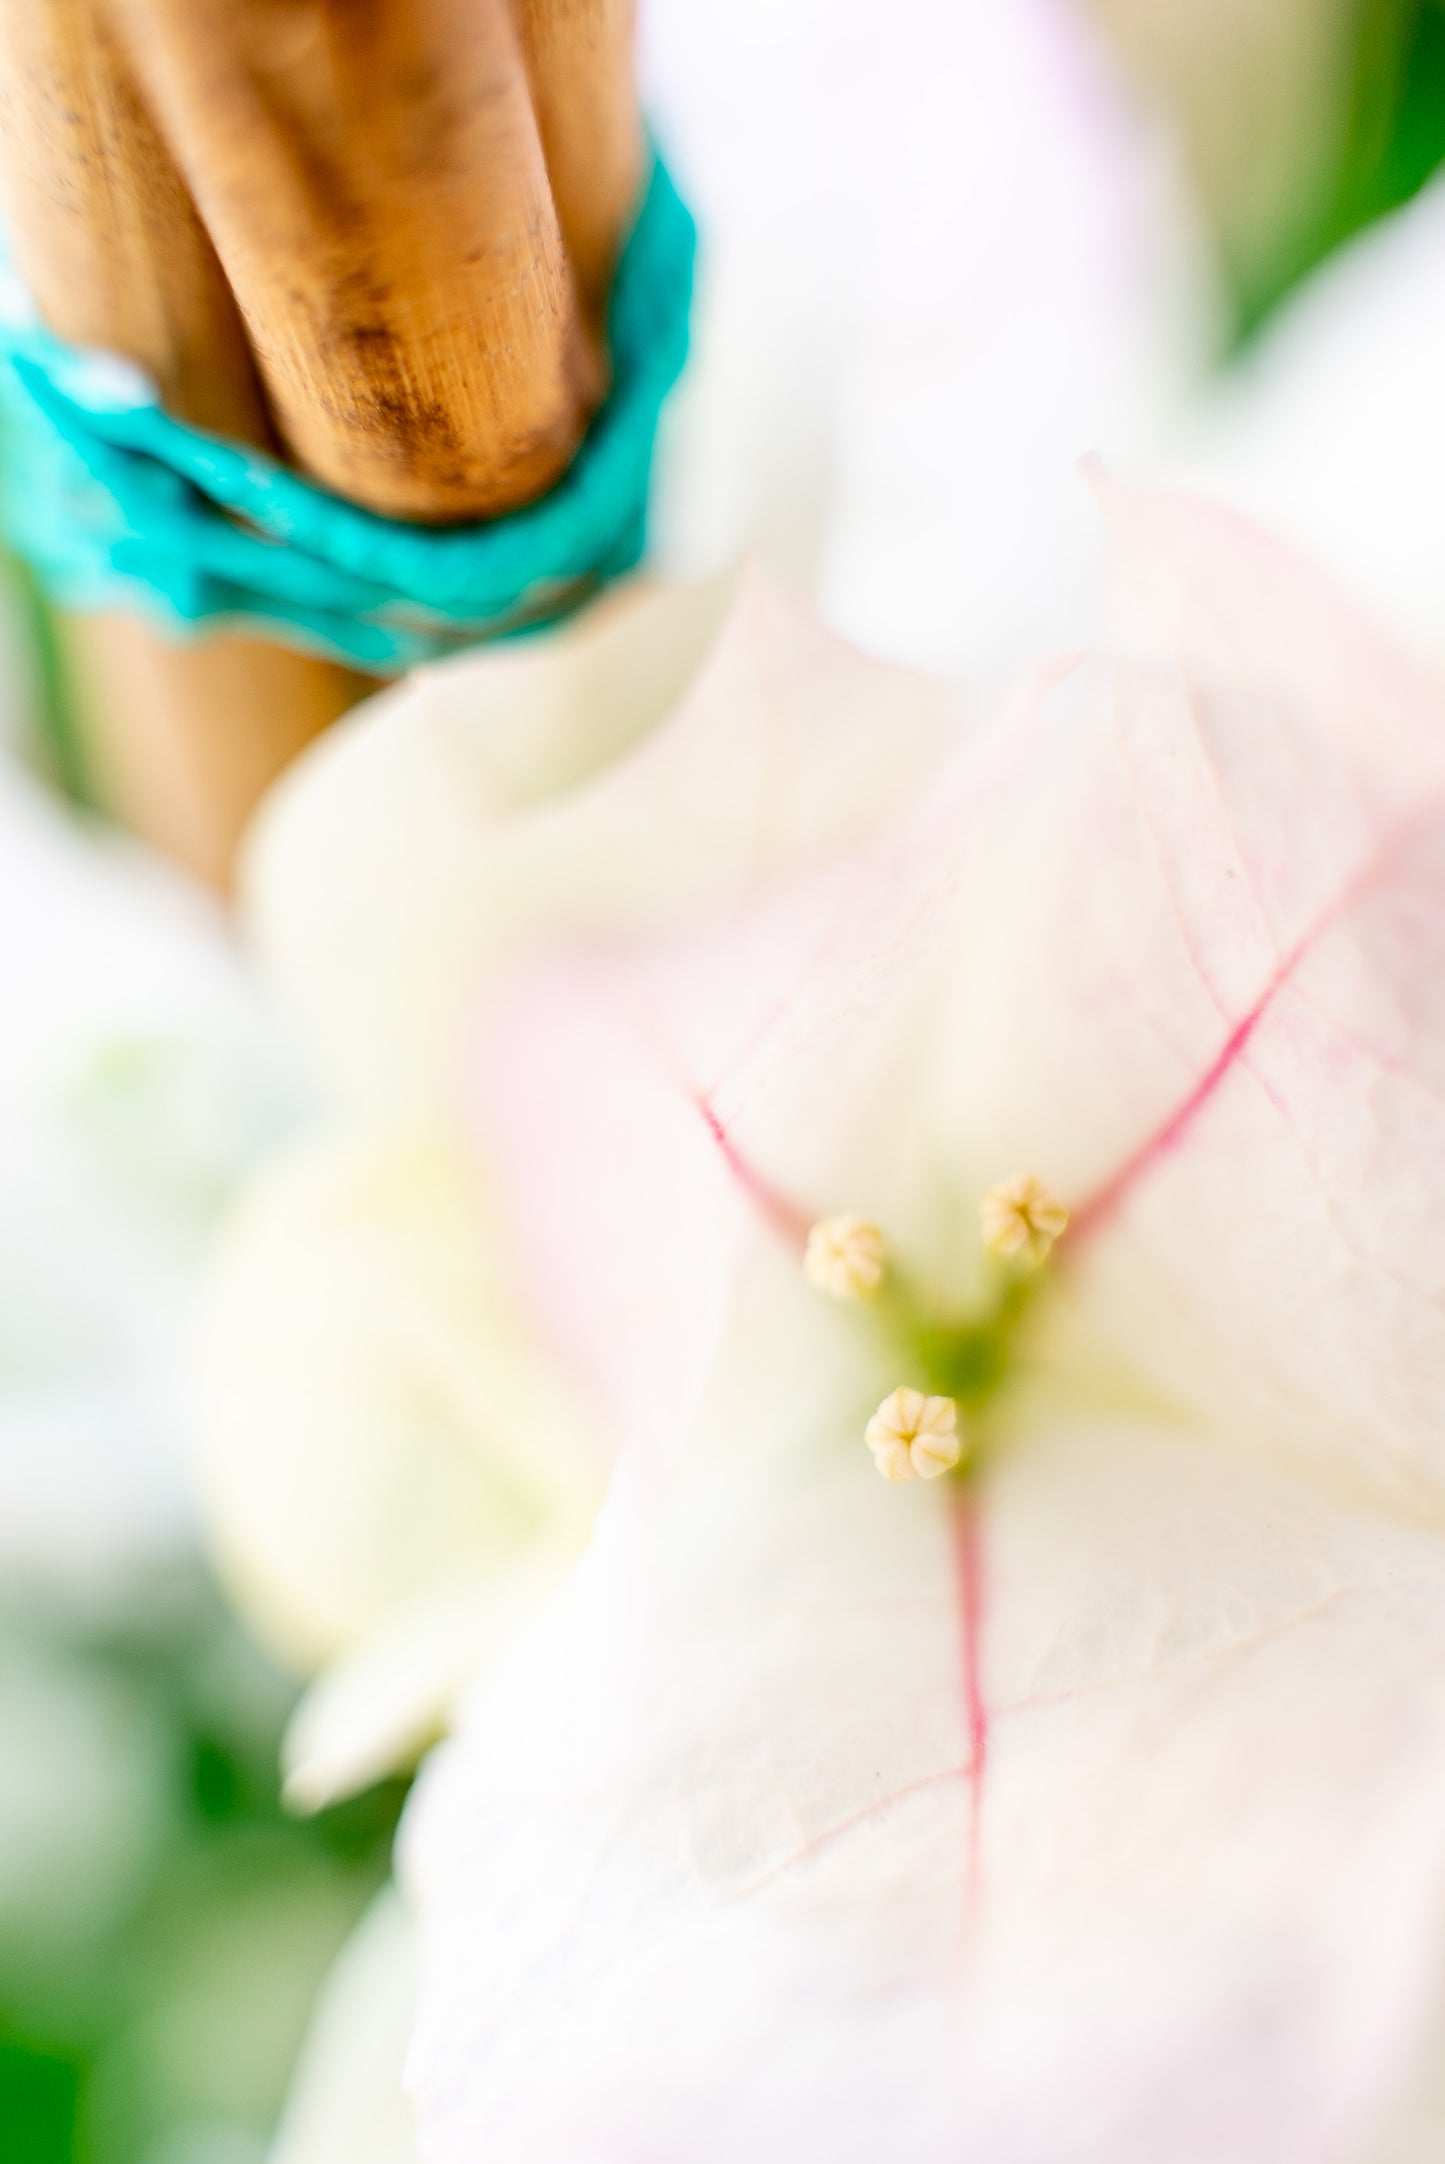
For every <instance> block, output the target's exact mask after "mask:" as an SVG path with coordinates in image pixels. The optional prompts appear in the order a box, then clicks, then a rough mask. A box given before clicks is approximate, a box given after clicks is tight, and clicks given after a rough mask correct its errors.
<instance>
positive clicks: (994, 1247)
mask: <svg viewBox="0 0 1445 2164" xmlns="http://www.w3.org/2000/svg"><path fill="white" fill-rule="evenodd" d="M978 1222H979V1229H980V1230H981V1231H982V1233H983V1244H984V1246H985V1247H986V1248H987V1249H988V1251H989V1253H990V1254H991V1255H1000V1256H1002V1257H1004V1258H1005V1260H1007V1261H1014V1260H1022V1261H1024V1262H1034V1263H1038V1262H1043V1261H1044V1260H1045V1258H1046V1257H1047V1255H1048V1252H1049V1249H1050V1248H1051V1247H1052V1246H1053V1244H1054V1242H1055V1240H1057V1238H1058V1237H1059V1234H1060V1233H1061V1232H1062V1231H1063V1229H1064V1227H1065V1226H1066V1225H1067V1224H1068V1222H1069V1213H1068V1211H1067V1210H1066V1209H1065V1208H1064V1205H1063V1204H1062V1202H1060V1201H1058V1199H1057V1198H1056V1197H1055V1196H1053V1195H1051V1194H1050V1193H1049V1191H1048V1189H1047V1188H1046V1187H1045V1186H1044V1183H1043V1181H1042V1180H1036V1179H1035V1178H1034V1176H1033V1174H1032V1173H1031V1172H1018V1173H1015V1175H1014V1177H1013V1178H1012V1179H1011V1180H1000V1182H999V1184H998V1186H997V1187H991V1188H990V1189H989V1191H988V1193H987V1194H986V1195H985V1196H984V1198H983V1200H982V1202H981V1203H980V1204H979V1206H978Z"/></svg>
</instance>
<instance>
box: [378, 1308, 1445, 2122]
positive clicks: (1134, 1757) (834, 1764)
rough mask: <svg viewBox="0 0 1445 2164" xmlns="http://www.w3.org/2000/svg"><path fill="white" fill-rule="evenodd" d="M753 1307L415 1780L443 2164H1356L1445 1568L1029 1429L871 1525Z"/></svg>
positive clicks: (1420, 1766)
mask: <svg viewBox="0 0 1445 2164" xmlns="http://www.w3.org/2000/svg"><path fill="white" fill-rule="evenodd" d="M754 1298H755V1300H756V1302H757V1307H756V1308H754V1307H753V1306H752V1303H751V1302H748V1303H744V1306H745V1309H747V1310H748V1311H746V1312H740V1314H739V1317H738V1324H739V1330H740V1338H739V1341H738V1343H737V1344H736V1345H734V1346H731V1347H729V1348H728V1350H727V1352H726V1354H725V1356H724V1357H723V1358H722V1360H721V1361H720V1363H719V1369H718V1373H717V1376H716V1377H715V1382H714V1387H713V1388H712V1390H710V1392H709V1393H708V1395H707V1402H706V1404H705V1407H704V1410H703V1412H702V1414H701V1416H700V1418H699V1420H698V1422H697V1424H696V1426H695V1428H694V1429H693V1431H692V1432H691V1433H690V1434H689V1436H688V1437H687V1439H686V1444H685V1447H684V1448H682V1449H681V1450H680V1451H679V1452H678V1453H677V1454H676V1455H675V1456H674V1459H673V1460H672V1462H671V1464H670V1466H669V1467H668V1468H667V1469H666V1470H659V1468H658V1467H657V1465H656V1463H655V1462H654V1463H653V1464H651V1465H649V1466H648V1467H647V1468H646V1470H645V1472H641V1471H639V1472H637V1475H636V1477H632V1478H628V1479H624V1480H623V1481H622V1482H621V1484H620V1485H619V1487H618V1489H617V1491H616V1492H615V1493H614V1497H613V1500H612V1502H611V1504H610V1505H609V1508H608V1512H607V1514H606V1516H605V1518H604V1521H603V1524H602V1527H601V1529H600V1530H599V1534H598V1537H597V1540H596V1543H595V1545H594V1548H593V1550H592V1552H591V1554H590V1555H589V1557H588V1559H587V1561H586V1563H585V1564H584V1565H583V1566H582V1568H581V1570H580V1571H579V1573H578V1574H577V1576H576V1578H575V1580H574V1582H573V1584H572V1586H571V1588H570V1590H569V1592H568V1593H567V1594H566V1595H564V1596H563V1597H561V1598H560V1599H559V1601H558V1602H557V1603H556V1605H555V1606H554V1608H553V1610H552V1611H551V1613H550V1615H549V1616H548V1618H547V1619H546V1622H545V1624H544V1625H542V1626H540V1627H538V1628H537V1630H536V1631H535V1632H534V1633H533V1634H532V1636H531V1637H530V1640H529V1641H528V1642H527V1643H526V1644H524V1645H522V1646H520V1647H518V1648H517V1650H516V1652H515V1654H514V1656H513V1658H512V1659H510V1660H509V1661H508V1662H507V1663H505V1664H504V1667H503V1669H502V1671H501V1673H500V1674H498V1675H497V1676H496V1677H495V1679H494V1680H493V1682H492V1683H491V1684H490V1685H489V1686H488V1687H486V1688H485V1689H484V1690H482V1691H481V1692H480V1693H479V1695H478V1697H477V1699H476V1701H475V1703H474V1705H473V1706H472V1708H471V1711H470V1713H469V1715H468V1716H467V1718H466V1719H465V1721H464V1723H463V1726H462V1730H461V1733H460V1736H459V1737H458V1738H457V1739H455V1740H453V1741H452V1742H451V1743H449V1744H447V1745H445V1746H443V1748H442V1751H441V1753H440V1754H439V1756H438V1757H437V1758H436V1759H434V1760H433V1762H432V1766H431V1768H430V1770H429V1771H428V1773H427V1774H426V1775H425V1776H424V1780H423V1788H422V1794H421V1803H420V1809H419V1810H417V1811H414V1813H413V1816H412V1818H411V1821H410V1823H409V1827H408V1842H407V1860H408V1865H409V1873H410V1877H411V1879H412V1882H413V1884H414V1887H415V1890H416V1893H417V1895H418V1898H419V1901H420V1905H421V1909H422V1913H423V1917H424V1937H423V1969H422V1975H423V1995H422V2003H421V2020H420V2028H419V2032H418V2040H417V2044H416V2047H415V2049H414V2053H413V2061H412V2075H411V2078H412V2084H413V2090H414V2095H415V2098H416V2101H417V2104H418V2109H419V2115H420V2128H421V2144H422V2154H423V2156H424V2157H425V2158H427V2159H430V2160H432V2164H461V2160H462V2159H465V2158H468V2157H470V2156H473V2155H475V2153H476V2150H477V2145H478V2143H479V2142H480V2141H482V2140H483V2139H485V2143H486V2147H487V2153H488V2154H489V2155H491V2156H494V2157H496V2158H498V2159H499V2160H509V2164H510V2160H512V2159H527V2160H528V2164H532V2160H542V2159H563V2158H566V2159H568V2160H571V2159H573V2158H581V2157H587V2158H589V2159H592V2160H595V2164H608V2160H611V2159H614V2158H616V2159H619V2160H620V2159H623V2158H635V2157H639V2156H658V2157H662V2156H667V2157H670V2158H677V2159H685V2160H687V2164H708V2160H711V2159H713V2158H717V2159H719V2160H722V2159H725V2158H735V2157H737V2156H739V2155H748V2156H756V2157H759V2158H760V2159H764V2160H771V2159H774V2158H777V2159H780V2160H781V2159H783V2158H785V2157H792V2156H797V2155H800V2154H801V2155H820V2156H821V2155H826V2156H828V2157H829V2158H830V2159H838V2160H839V2164H846V2160H850V2159H853V2158H858V2159H860V2160H861V2159H863V2158H869V2157H874V2156H876V2155H878V2154H879V2153H880V2151H881V2150H882V2149H883V2148H885V2147H887V2148H892V2149H894V2150H896V2151H898V2152H899V2153H903V2154H906V2155H908V2156H909V2157H910V2158H911V2159H917V2160H919V2164H929V2160H932V2159H935V2158H937V2159H939V2160H940V2164H942V2160H943V2159H947V2158H956V2157H957V2156H959V2155H960V2154H969V2155H979V2156H986V2157H988V2158H989V2159H990V2160H994V2159H997V2160H999V2164H1014V2160H1016V2159H1017V2160H1019V2164H1023V2160H1025V2159H1035V2158H1039V2157H1043V2156H1047V2157H1049V2158H1050V2159H1051V2160H1052V2159H1057V2160H1060V2164H1074V2160H1079V2164H1083V2160H1088V2164H1095V2160H1097V2164H1106V2160H1107V2164H1133V2160H1135V2159H1138V2160H1139V2164H1146V2160H1155V2159H1158V2158H1160V2157H1168V2158H1169V2159H1170V2160H1171V2164H1193V2160H1196V2159H1197V2160H1199V2164H1206V2160H1208V2164H1215V2160H1217V2159H1218V2158H1220V2157H1222V2156H1229V2157H1231V2158H1239V2159H1242V2160H1244V2164H1250V2160H1254V2159H1257V2160H1258V2164H1278V2160H1281V2159H1283V2160H1286V2164H1289V2160H1293V2159H1298V2160H1300V2164H1305V2160H1307V2159H1315V2158H1318V2157H1319V2156H1320V2155H1322V2154H1325V2153H1328V2154H1330V2155H1332V2156H1339V2157H1342V2158H1343V2157H1349V2156H1352V2155H1357V2154H1361V2153H1363V2152H1362V2146H1361V2145H1362V2144H1363V2143H1364V2142H1365V2141H1366V2140H1367V2138H1368V2137H1369V2136H1370V2135H1371V2134H1372V2132H1373V2130H1374V2128H1375V2125H1376V2123H1377V2119H1378V2118H1379V2116H1380V2115H1381V2114H1382V2113H1383V2112H1384V2111H1385V2109H1386V2108H1387V2106H1388V2104H1389V2102H1390V2100H1391V2099H1392V2097H1393V2095H1394V2093H1395V2091H1396V2089H1397V2087H1398V2086H1399V2084H1400V2083H1401V2082H1402V2081H1403V2079H1404V2078H1405V2075H1406V2072H1407V2071H1408V2068H1409V2065H1410V2062H1411V2056H1412V2052H1413V2049H1414V2047H1415V2045H1416V2043H1417V2039H1418V2031H1419V2025H1420V2022H1421V2019H1422V2012H1423V2008H1424V2006H1425V2004H1426V2002H1427V1998H1428V1991H1429V1986H1430V1981H1431V1977H1432V1972H1433V1964H1434V1960H1435V1949H1436V1943H1437V1940H1438V1932H1439V1927H1440V1922H1441V1915H1442V1906H1441V1904H1442V1897H1445V1839H1442V1836H1441V1831H1440V1828H1441V1824H1442V1808H1445V1719H1442V1714H1445V1706H1442V1703H1441V1692H1442V1688H1445V1686H1442V1684H1441V1681H1440V1675H1441V1654H1442V1651H1445V1642H1442V1641H1445V1550H1442V1548H1441V1546H1440V1543H1439V1542H1438V1540H1437V1539H1436V1538H1435V1537H1434V1536H1433V1535H1431V1534H1429V1533H1426V1532H1422V1531H1421V1530H1419V1529H1418V1528H1416V1527H1414V1526H1411V1525H1408V1524H1405V1523H1402V1522H1400V1521H1398V1520H1395V1519H1392V1518H1390V1517H1388V1516H1383V1515H1367V1514H1362V1513H1360V1512H1358V1511H1356V1510H1354V1509H1352V1508H1348V1507H1341V1506H1340V1505H1339V1504H1338V1503H1336V1502H1334V1501H1332V1500H1330V1499H1328V1498H1327V1497H1325V1496H1323V1495H1322V1494H1321V1493H1320V1492H1319V1491H1317V1490H1314V1489H1310V1488H1305V1487H1302V1486H1300V1485H1299V1484H1298V1483H1295V1482H1293V1481H1291V1480H1290V1479H1288V1478H1286V1477H1284V1476H1281V1475H1277V1474H1275V1473H1273V1472H1270V1471H1268V1470H1267V1469H1265V1468H1264V1467H1262V1466H1261V1465H1259V1464H1258V1463H1257V1462H1254V1461H1253V1460H1252V1459H1251V1457H1250V1456H1249V1455H1247V1454H1246V1453H1244V1452H1241V1451H1239V1450H1237V1449H1235V1448H1234V1447H1233V1445H1232V1443H1231V1442H1230V1441H1228V1440H1227V1439H1224V1438H1221V1437H1218V1436H1209V1437H1201V1436H1199V1435H1197V1434H1191V1433H1190V1432H1188V1431H1187V1430H1185V1429H1181V1428H1179V1427H1177V1426H1175V1427H1165V1426H1160V1425H1158V1424H1157V1423H1149V1422H1146V1421H1132V1420H1128V1419H1116V1420H1114V1421H1111V1422H1104V1421H1100V1420H1098V1419H1089V1418H1076V1419H1072V1420H1071V1419H1069V1418H1067V1417H1064V1418H1060V1417H1059V1416H1058V1415H1057V1414H1055V1415H1052V1416H1051V1415H1049V1414H1048V1413H1046V1412H1043V1411H1039V1412H1037V1413H1031V1414H1021V1415H1020V1417H1019V1419H1018V1421H1017V1422H1016V1424H1015V1426H1014V1427H1013V1429H1012V1431H1011V1433H1010V1436H1009V1443H1008V1448H1007V1450H1006V1451H1002V1452H1001V1453H1000V1455H999V1459H998V1464H997V1470H996V1472H995V1474H994V1475H993V1477H991V1478H990V1480H989V1481H988V1483H987V1485H986V1487H985V1488H984V1489H983V1490H982V1491H980V1492H979V1493H977V1494H975V1495H974V1496H972V1497H971V1498H970V1497H964V1498H962V1499H960V1498H959V1497H957V1496H955V1497H954V1498H953V1500H952V1502H951V1503H949V1504H945V1505H942V1506H940V1503H939V1501H938V1497H937V1493H936V1491H926V1490H921V1489H919V1488H918V1487H916V1486H915V1487H912V1488H909V1489H907V1490H891V1489H884V1488H883V1487H882V1486H881V1485H880V1483H879V1482H878V1481H877V1479H876V1477H875V1475H874V1473H873V1471H872V1468H871V1466H869V1465H868V1464H867V1462H866V1459H865V1458H864V1457H863V1455H862V1453H860V1451H859V1450H858V1447H857V1442H856V1435H857V1428H856V1407H854V1406H853V1405H852V1404H851V1402H850V1395H851V1393H850V1377H849V1374H848V1362H847V1356H846V1352H843V1351H842V1350H841V1348H839V1352H840V1354H841V1357H835V1358H834V1359H832V1360H831V1361H829V1356H828V1346H827V1343H826V1342H825V1340H824V1338H823V1337H822V1336H821V1335H820V1332H819V1329H818V1327H817V1325H816V1322H815V1320H814V1319H811V1318H809V1317H808V1316H806V1315H802V1314H800V1313H799V1311H798V1299H797V1295H796V1293H795V1292H793V1291H791V1290H790V1288H789V1286H788V1285H787V1284H785V1283H782V1282H780V1281H779V1280H778V1279H777V1277H776V1274H775V1273H773V1274H770V1273H769V1272H767V1271H766V1270H764V1271H762V1272H761V1273H760V1274H759V1276H758V1278H757V1279H756V1280H755V1285H754ZM764 1305H765V1309H766V1312H761V1311H760V1310H762V1309H763V1307H764ZM799 1340H801V1341H802V1346H803V1348H804V1349H805V1350H806V1351H807V1353H809V1354H810V1355H812V1356H813V1362H814V1364H813V1365H811V1366H808V1367H806V1368H805V1369H804V1370H803V1371H802V1372H803V1373H804V1374H805V1375H806V1376H807V1377H809V1378H811V1381H812V1385H813V1387H812V1389H811V1390H809V1389H808V1388H807V1387H806V1385H803V1386H799V1387H795V1388H793V1389H792V1390H785V1389H783V1388H781V1387H780V1385H779V1380H778V1378H779V1377H780V1376H783V1375H786V1374H788V1373H789V1372H793V1373H797V1372H798V1370H797V1369H795V1368H793V1367H792V1361H793V1357H794V1356H795V1355H796V1353H797V1351H798V1350H799ZM823 1362H828V1365H827V1367H826V1368H825V1367H823V1366H822V1365H821V1363H823ZM820 1372H831V1373H832V1374H833V1375H834V1376H835V1377H836V1378H838V1379H839V1380H840V1381H841V1383H842V1386H843V1387H842V1391H841V1394H840V1398H839V1401H838V1404H837V1408H836V1409H835V1410H834V1411H832V1412H825V1411H823V1410H822V1408H821V1405H820V1393H819V1391H818V1388H817V1377H818V1375H819V1373H820ZM857 1381H858V1382H859V1383H860V1384H861V1378H857Z"/></svg>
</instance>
